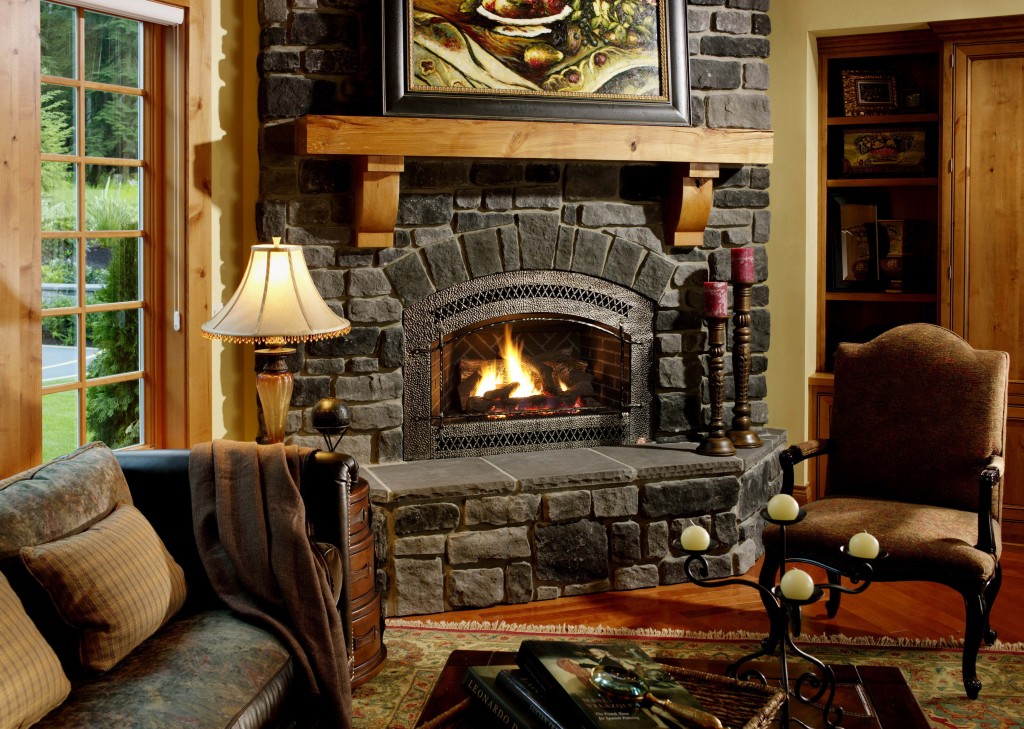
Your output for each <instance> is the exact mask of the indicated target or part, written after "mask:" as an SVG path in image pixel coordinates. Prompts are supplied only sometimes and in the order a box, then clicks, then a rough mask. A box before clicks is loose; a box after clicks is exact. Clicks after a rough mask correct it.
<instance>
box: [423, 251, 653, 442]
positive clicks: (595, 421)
mask: <svg viewBox="0 0 1024 729" xmlns="http://www.w3.org/2000/svg"><path fill="white" fill-rule="evenodd" d="M653 316H654V314H653V304H652V302H651V301H650V300H649V299H647V298H645V297H644V296H641V295H639V294H637V293H636V292H634V291H631V290H629V289H626V288H624V287H621V286H619V285H617V284H614V283H610V282H608V281H604V280H600V279H596V278H593V277H590V276H587V275H584V274H576V273H567V272H558V271H515V272H508V273H500V274H495V275H492V276H486V277H483V278H478V279H473V280H471V281H467V282H465V283H462V284H457V285H455V286H452V287H450V288H448V289H445V290H443V291H439V292H437V293H435V294H432V295H431V296H428V297H427V298H426V299H424V300H422V301H420V302H418V303H416V304H414V305H412V306H409V307H407V308H406V309H405V313H404V319H403V323H404V325H405V330H406V336H405V367H404V377H405V408H404V412H405V416H404V417H405V422H404V426H403V427H404V430H405V453H404V456H405V459H406V460H419V459H424V458H454V457H460V456H479V455H489V454H494V453H508V452H517V451H532V450H544V449H550V448H566V447H573V446H577V447H590V446H595V445H621V444H625V443H635V442H637V441H638V440H641V439H646V438H649V437H650V432H651V387H650V377H651V373H650V370H651V342H652V339H653Z"/></svg>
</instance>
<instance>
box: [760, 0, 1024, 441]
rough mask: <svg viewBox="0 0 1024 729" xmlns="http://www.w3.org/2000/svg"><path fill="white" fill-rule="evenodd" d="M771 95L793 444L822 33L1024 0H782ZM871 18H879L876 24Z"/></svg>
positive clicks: (772, 357) (807, 321) (808, 361)
mask: <svg viewBox="0 0 1024 729" xmlns="http://www.w3.org/2000/svg"><path fill="white" fill-rule="evenodd" d="M770 13H771V20H772V35H771V44H772V51H771V57H770V58H769V59H768V64H769V67H770V69H771V84H770V86H769V91H768V94H769V97H770V98H771V106H772V128H773V129H774V130H775V164H773V165H772V181H771V211H772V234H771V241H770V242H769V243H768V247H769V249H770V250H769V256H768V259H769V279H768V285H769V287H770V290H771V317H772V338H771V351H770V352H769V363H770V367H769V373H770V374H769V377H768V412H769V415H770V418H771V425H772V426H773V427H776V428H785V429H786V430H787V431H789V441H790V443H798V442H800V441H802V440H804V439H805V437H806V435H807V410H808V398H807V378H808V376H809V375H811V374H812V373H813V372H814V366H815V356H814V355H815V352H814V347H815V328H816V321H815V318H816V316H817V312H816V311H815V290H816V285H817V282H816V280H815V276H816V272H817V229H818V228H817V226H818V217H817V187H816V186H817V169H818V149H817V142H818V131H817V130H818V126H817V124H818V121H817V106H818V79H817V68H816V66H817V62H816V50H815V38H817V37H818V36H825V35H849V34H857V33H876V32H884V31H896V30H907V29H911V28H924V27H926V25H925V24H926V23H927V22H929V21H936V20H959V19H963V18H977V17H989V16H996V15H1013V14H1018V13H1024V2H1021V0H984V1H983V2H978V1H977V0H970V1H968V0H900V1H899V2H893V1H892V0H857V1H856V2H850V0H772V3H771V11H770ZM871 19H877V21H878V24H877V25H872V24H871Z"/></svg>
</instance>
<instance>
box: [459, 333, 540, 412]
mask: <svg viewBox="0 0 1024 729" xmlns="http://www.w3.org/2000/svg"><path fill="white" fill-rule="evenodd" d="M523 346H524V345H523V341H522V340H521V339H516V340H513V339H512V328H511V327H510V326H508V325H507V324H506V325H505V341H504V343H503V344H502V347H501V358H502V360H504V361H503V362H501V363H500V364H499V363H497V362H495V363H491V364H488V365H485V366H484V367H483V369H481V370H480V382H479V383H478V384H477V386H476V389H475V390H474V391H473V396H474V397H482V396H483V394H484V393H485V392H489V391H490V390H495V389H497V388H499V387H501V386H502V385H507V384H510V383H512V382H518V383H519V387H517V388H516V389H515V390H513V391H512V394H511V395H509V397H530V396H531V395H541V394H543V390H541V389H540V388H539V387H537V383H536V382H534V380H533V377H532V376H531V375H530V373H529V372H527V371H526V370H524V369H523Z"/></svg>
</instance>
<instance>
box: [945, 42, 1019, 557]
mask: <svg viewBox="0 0 1024 729" xmlns="http://www.w3.org/2000/svg"><path fill="white" fill-rule="evenodd" d="M948 47H950V48H951V49H952V53H953V58H954V70H953V74H952V75H953V94H952V112H953V118H952V155H951V159H952V165H951V172H950V176H951V183H952V184H951V187H952V189H951V196H950V200H951V203H952V214H951V216H950V228H951V234H952V235H951V241H950V243H951V245H950V246H949V247H948V249H947V250H948V253H949V256H950V260H949V261H947V263H948V265H949V266H950V268H949V274H950V276H949V281H950V288H949V291H948V296H944V297H943V299H944V301H945V302H946V304H947V306H948V309H947V314H948V316H949V319H948V322H949V327H950V328H951V329H952V330H953V331H955V332H957V333H958V334H960V335H961V336H963V337H964V338H965V339H966V340H967V341H968V342H970V343H971V345H972V346H974V347H975V348H978V349H998V350H1002V351H1006V352H1009V353H1010V405H1011V407H1010V422H1009V426H1008V434H1007V454H1006V461H1007V479H1006V481H1005V483H1004V503H1005V504H1006V509H1005V510H1004V513H1003V522H1004V537H1006V538H1008V539H1010V540H1012V541H1022V539H1021V538H1022V537H1024V474H1022V473H1021V470H1022V469H1024V37H1022V39H1021V40H1017V41H1012V42H1000V43H984V44H962V45H960V44H957V43H956V42H953V43H952V44H951V45H950V46H948ZM966 394H967V393H965V395H966Z"/></svg>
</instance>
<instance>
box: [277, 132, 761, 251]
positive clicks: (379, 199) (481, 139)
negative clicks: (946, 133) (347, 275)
mask: <svg viewBox="0 0 1024 729" xmlns="http://www.w3.org/2000/svg"><path fill="white" fill-rule="evenodd" d="M296 136H297V151H298V153H299V154H307V155H351V156H354V157H356V164H355V165H354V177H355V179H354V183H355V184H354V187H355V198H356V203H355V204H356V212H355V214H356V224H355V227H356V230H355V238H356V246H357V247H360V248H381V247H387V246H391V245H393V244H394V227H395V221H396V219H397V216H398V188H399V178H400V175H401V172H402V171H403V169H404V162H405V157H408V156H416V157H445V158H469V159H544V160H591V161H621V162H670V163H675V164H674V169H673V173H672V184H671V189H670V191H669V195H668V197H667V199H666V203H665V211H666V232H667V234H668V236H669V240H667V241H666V243H667V244H668V245H670V246H677V247H678V246H684V247H693V246H698V245H701V243H702V242H703V240H704V228H705V227H706V226H707V222H708V216H709V215H710V213H711V204H712V196H713V192H714V188H713V180H714V179H715V178H717V177H718V170H719V166H720V165H723V164H724V165H744V164H768V163H770V162H771V161H772V145H773V134H772V132H770V131H761V130H748V129H707V128H702V127H665V126H643V125H625V124H575V123H561V122H518V121H494V120H487V119H418V118H411V117H346V116H306V117H303V118H301V119H299V120H298V123H297V126H296Z"/></svg>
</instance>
